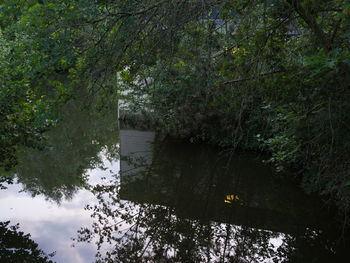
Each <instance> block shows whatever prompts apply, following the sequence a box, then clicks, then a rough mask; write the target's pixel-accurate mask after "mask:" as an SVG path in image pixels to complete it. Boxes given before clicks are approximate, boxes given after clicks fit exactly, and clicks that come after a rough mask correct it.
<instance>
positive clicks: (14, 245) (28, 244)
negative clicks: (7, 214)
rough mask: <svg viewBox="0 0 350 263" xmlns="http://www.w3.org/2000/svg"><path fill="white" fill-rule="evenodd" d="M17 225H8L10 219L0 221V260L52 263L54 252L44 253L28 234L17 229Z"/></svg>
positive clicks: (14, 262) (15, 262)
mask: <svg viewBox="0 0 350 263" xmlns="http://www.w3.org/2000/svg"><path fill="white" fill-rule="evenodd" d="M18 229H19V225H18V224H17V225H14V226H10V221H6V222H0V260H1V262H13V263H17V262H18V263H20V262H28V263H53V261H51V260H50V258H51V257H53V256H54V254H55V253H51V254H48V255H47V254H46V253H44V252H43V251H42V250H41V249H39V248H38V244H36V243H35V242H34V241H33V240H31V238H30V234H24V233H23V232H21V231H19V230H18Z"/></svg>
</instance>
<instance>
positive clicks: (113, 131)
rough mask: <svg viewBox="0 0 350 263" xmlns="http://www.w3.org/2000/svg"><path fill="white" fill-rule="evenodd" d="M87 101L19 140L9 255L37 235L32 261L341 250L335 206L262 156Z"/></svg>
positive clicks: (5, 197) (337, 253)
mask: <svg viewBox="0 0 350 263" xmlns="http://www.w3.org/2000/svg"><path fill="white" fill-rule="evenodd" d="M82 105H83V104H79V103H78V102H71V103H69V105H68V106H67V107H66V108H65V111H64V112H63V113H62V114H63V118H62V121H61V122H60V123H59V124H58V125H57V127H55V128H53V129H52V130H50V131H49V132H47V134H46V138H47V141H46V142H45V145H43V147H40V149H32V148H22V149H21V150H20V154H19V165H18V167H17V168H16V179H15V183H14V184H9V185H6V184H5V185H6V186H7V189H5V190H0V207H1V213H0V221H1V222H2V223H1V224H0V236H1V239H0V241H1V242H0V243H1V244H3V245H2V246H1V247H0V257H2V258H1V259H4V258H6V257H9V256H12V257H13V258H15V257H16V256H18V255H20V253H19V252H20V251H21V247H22V248H25V249H27V250H26V251H28V249H30V245H33V244H38V247H37V248H35V246H34V247H33V246H32V247H31V248H32V249H33V251H36V252H37V258H36V259H35V260H36V261H29V262H50V260H52V261H55V262H59V263H70V262H72V263H73V262H74V263H79V262H95V261H97V262H344V261H343V259H344V258H345V257H344V255H346V254H345V252H344V251H346V250H345V248H346V244H344V240H341V239H340V233H339V232H337V230H336V224H337V221H334V219H333V218H332V216H330V214H329V211H328V209H327V208H326V207H325V206H324V205H323V203H322V202H321V201H320V200H319V199H318V198H316V197H313V196H309V195H306V194H304V193H303V192H302V191H301V190H300V189H299V188H298V187H297V186H296V185H294V184H292V183H289V182H286V181H285V180H279V179H277V178H276V177H274V176H273V171H272V170H271V169H270V168H269V167H266V166H264V165H263V164H262V163H261V159H259V158H258V157H256V156H254V155H246V154H236V155H233V154H229V153H225V152H223V151H221V150H219V149H216V148H213V147H210V146H208V145H204V144H189V143H185V142H183V141H180V140H176V139H170V138H166V139H164V138H162V139H161V138H159V136H157V135H156V134H155V133H154V132H152V131H141V130H134V129H130V128H123V129H121V130H119V129H118V123H117V118H116V111H113V110H112V111H102V112H96V111H93V110H92V109H90V108H89V107H82ZM8 221H9V222H8ZM16 224H19V226H18V227H17V228H11V226H13V225H16ZM21 231H22V232H23V233H24V234H30V236H24V234H21V233H20V232H21ZM31 242H32V243H31ZM28 246H29V247H28ZM38 251H39V252H38ZM52 252H56V253H55V255H48V254H50V253H52ZM27 257H28V255H27ZM39 259H40V260H42V261H39ZM16 260H17V259H16ZM8 261H9V260H8ZM9 262H11V260H10V261H9ZM15 262H25V260H24V259H18V261H15Z"/></svg>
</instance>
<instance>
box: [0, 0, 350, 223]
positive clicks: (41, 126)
mask: <svg viewBox="0 0 350 263" xmlns="http://www.w3.org/2000/svg"><path fill="white" fill-rule="evenodd" d="M349 13H350V2H349V1H345V0H332V1H326V0H318V1H315V0H250V1H248V0H245V1H243V0H237V1H228V0H206V1H196V0H191V1H188V0H187V1H184V0H172V1H164V0H163V1H155V0H138V1H136V0H120V1H112V0H85V1H80V0H72V1H63V0H56V1H48V0H7V1H2V2H1V4H0V23H1V32H0V34H1V39H0V45H1V48H0V52H1V53H0V112H1V114H0V134H1V141H0V160H1V165H2V166H3V167H4V168H5V170H9V169H11V167H13V166H14V165H15V164H16V149H17V147H18V145H21V144H22V145H23V144H24V145H29V146H32V147H37V148H40V147H41V146H40V145H41V144H43V143H44V142H43V138H42V136H41V134H42V132H43V131H44V130H46V129H48V128H49V127H50V126H52V125H55V124H56V123H57V121H58V120H59V116H58V115H57V109H58V108H59V107H64V105H65V102H66V101H67V100H68V99H69V98H71V97H74V96H77V94H78V93H77V90H79V89H82V88H86V89H87V91H88V92H89V94H90V95H91V96H95V95H96V94H98V95H99V98H100V104H101V105H103V104H104V101H105V100H107V99H110V98H111V97H119V98H121V97H122V98H123V100H127V101H128V102H129V104H128V108H129V110H131V111H142V112H145V114H146V115H148V117H149V118H150V120H151V121H153V122H154V123H156V124H157V126H158V127H159V128H160V129H162V130H163V131H164V132H166V133H169V134H174V135H176V136H183V137H186V138H189V139H190V140H191V141H196V140H204V141H209V142H211V143H214V144H218V145H220V146H223V147H231V148H233V149H236V148H240V149H250V150H259V151H266V152H268V153H269V154H270V158H269V159H268V160H267V162H269V163H271V164H272V165H274V166H275V167H276V169H277V170H278V171H282V170H285V169H289V170H292V171H294V174H295V175H296V176H298V177H299V178H301V179H302V185H303V187H304V189H305V190H307V191H310V192H311V191H316V192H318V193H320V194H322V195H325V196H327V197H331V199H332V200H335V201H336V202H337V204H338V206H339V207H340V208H341V210H342V211H344V214H345V218H347V217H346V211H349V210H350V161H349V157H350V143H349V142H350V116H349V112H350V103H349V101H350V89H349V86H350V14H349ZM3 173H5V172H3Z"/></svg>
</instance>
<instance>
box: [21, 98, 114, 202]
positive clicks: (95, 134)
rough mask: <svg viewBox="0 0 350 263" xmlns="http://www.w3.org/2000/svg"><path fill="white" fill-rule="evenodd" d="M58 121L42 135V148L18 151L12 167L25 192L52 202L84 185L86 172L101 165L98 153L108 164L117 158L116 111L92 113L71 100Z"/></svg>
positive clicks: (67, 196) (80, 103) (68, 196)
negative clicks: (17, 163) (43, 144)
mask: <svg viewBox="0 0 350 263" xmlns="http://www.w3.org/2000/svg"><path fill="white" fill-rule="evenodd" d="M62 119H63V121H62V122H60V123H59V124H58V125H57V127H55V128H54V129H52V130H50V131H49V132H47V133H46V137H47V142H46V145H45V148H44V149H33V148H22V149H21V151H20V154H19V158H18V159H19V165H18V166H17V168H16V173H17V179H18V182H20V183H22V184H23V185H24V186H25V191H27V192H30V193H31V194H32V195H33V196H35V195H37V194H43V195H45V196H46V197H47V198H48V199H51V200H54V201H56V202H60V201H61V199H62V198H63V197H64V198H66V199H71V198H72V196H73V194H74V193H75V192H76V191H77V190H78V189H80V188H82V187H83V186H85V185H86V181H87V178H86V171H87V170H88V169H93V168H95V167H99V166H101V165H103V163H102V161H101V157H102V156H101V155H100V154H99V153H100V152H101V151H104V153H105V156H106V157H108V158H109V160H110V161H112V160H117V159H118V158H119V157H118V136H117V134H116V131H117V124H118V123H117V120H116V110H115V111H113V110H111V111H108V112H105V111H102V112H94V111H93V108H86V107H85V108H84V109H83V103H82V102H79V101H76V100H75V101H71V102H70V103H68V104H67V105H66V106H65V108H64V111H63V112H62Z"/></svg>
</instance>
